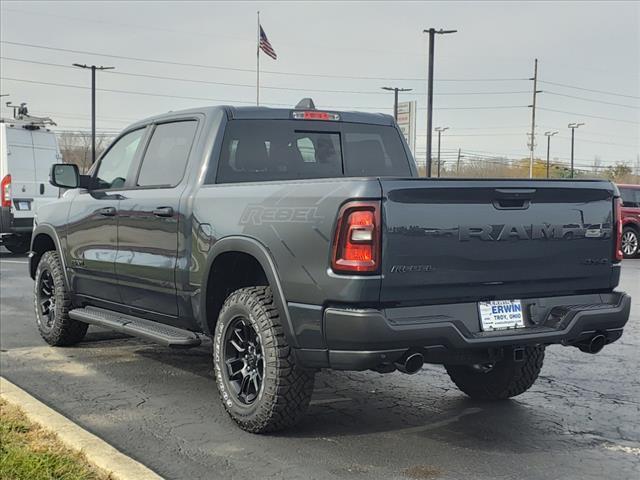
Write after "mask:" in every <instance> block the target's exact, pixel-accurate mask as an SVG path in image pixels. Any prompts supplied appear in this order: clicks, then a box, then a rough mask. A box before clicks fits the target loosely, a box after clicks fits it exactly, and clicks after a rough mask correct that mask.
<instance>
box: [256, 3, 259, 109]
mask: <svg viewBox="0 0 640 480" xmlns="http://www.w3.org/2000/svg"><path fill="white" fill-rule="evenodd" d="M257 41H258V44H257V45H256V106H258V105H260V10H258V39H257Z"/></svg>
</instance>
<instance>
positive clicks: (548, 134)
mask: <svg viewBox="0 0 640 480" xmlns="http://www.w3.org/2000/svg"><path fill="white" fill-rule="evenodd" d="M556 133H558V131H557V130H554V131H552V132H544V135H545V136H546V137H547V178H549V153H550V152H551V137H553V136H554V135H555V134H556Z"/></svg>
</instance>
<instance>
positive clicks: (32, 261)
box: [29, 223, 70, 291]
mask: <svg viewBox="0 0 640 480" xmlns="http://www.w3.org/2000/svg"><path fill="white" fill-rule="evenodd" d="M40 234H44V235H46V236H48V237H50V238H51V239H52V240H53V244H54V245H55V247H56V251H57V252H58V256H59V257H60V262H61V263H62V273H63V278H64V283H65V287H66V288H67V291H70V290H69V285H70V284H69V278H68V276H67V266H66V263H65V259H64V252H63V251H62V247H61V244H60V237H58V232H57V231H56V229H55V228H54V227H53V226H52V225H49V224H48V223H40V224H38V225H37V226H36V227H35V228H34V229H33V233H32V234H31V251H30V252H29V275H30V276H31V278H32V279H33V280H35V276H36V269H37V268H38V263H37V262H36V259H38V260H39V258H40V257H37V256H36V254H35V253H34V251H33V243H34V241H35V239H36V238H37V237H38V235H40Z"/></svg>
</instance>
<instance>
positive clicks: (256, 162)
mask: <svg viewBox="0 0 640 480" xmlns="http://www.w3.org/2000/svg"><path fill="white" fill-rule="evenodd" d="M410 174H411V171H410V168H409V160H408V158H407V155H406V153H405V151H404V148H403V146H402V142H401V140H400V136H399V133H398V132H397V130H396V129H395V128H393V127H387V126H380V125H365V124H347V123H340V122H335V123H333V122H318V121H296V120H232V121H230V122H229V123H228V125H227V128H226V130H225V138H224V142H223V145H222V152H221V155H220V161H219V164H218V172H217V182H218V183H234V182H261V181H270V180H271V181H275V180H293V179H298V178H335V177H342V176H345V175H346V176H387V175H393V176H407V175H410ZM207 183H213V182H212V179H211V178H208V179H207Z"/></svg>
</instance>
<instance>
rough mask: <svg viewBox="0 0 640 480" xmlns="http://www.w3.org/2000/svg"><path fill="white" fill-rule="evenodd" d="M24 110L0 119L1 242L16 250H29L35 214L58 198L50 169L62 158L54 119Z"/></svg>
mask: <svg viewBox="0 0 640 480" xmlns="http://www.w3.org/2000/svg"><path fill="white" fill-rule="evenodd" d="M23 108H24V107H23ZM24 112H25V114H23V115H20V116H19V117H18V118H15V119H1V120H0V245H4V247H6V248H7V249H8V250H9V251H11V252H13V253H25V252H27V251H28V250H29V245H30V242H31V231H32V230H33V219H34V216H35V215H36V213H37V211H38V209H39V208H40V207H41V206H42V205H44V204H46V203H49V202H51V201H53V200H56V199H57V198H58V189H57V188H55V187H54V186H53V185H51V184H50V183H49V171H50V170H51V166H52V165H53V164H55V163H57V162H60V161H61V159H62V156H61V155H60V149H59V147H58V141H57V139H56V134H55V133H54V132H52V131H50V130H49V129H47V128H46V126H47V125H50V124H53V122H51V120H50V119H48V118H46V119H43V118H37V117H30V116H28V115H27V114H26V109H25V110H24Z"/></svg>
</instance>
